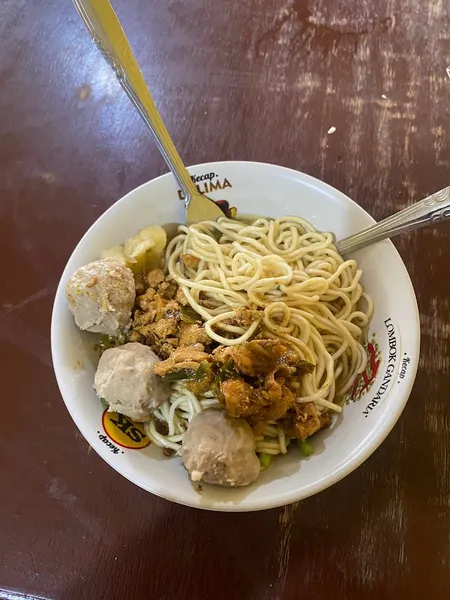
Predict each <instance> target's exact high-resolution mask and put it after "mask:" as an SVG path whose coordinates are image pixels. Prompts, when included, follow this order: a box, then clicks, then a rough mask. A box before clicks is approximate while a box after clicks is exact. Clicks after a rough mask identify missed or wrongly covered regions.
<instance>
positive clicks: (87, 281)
mask: <svg viewBox="0 0 450 600" xmlns="http://www.w3.org/2000/svg"><path fill="white" fill-rule="evenodd" d="M66 296H67V300H68V301H69V308H70V310H71V311H72V313H73V316H74V317H75V323H76V324H77V325H78V327H79V328H80V329H85V330H86V331H92V332H94V333H104V334H107V335H117V334H118V333H120V332H121V331H122V330H124V329H126V328H127V327H129V325H130V322H131V309H132V308H133V305H134V299H135V296H136V286H135V283H134V277H133V273H132V271H131V270H130V269H129V268H128V267H126V266H125V265H124V264H123V263H122V262H121V261H120V260H117V259H114V258H102V259H101V260H96V261H95V262H91V263H89V264H88V265H86V266H84V267H80V268H79V269H78V270H77V271H75V273H74V274H73V275H72V277H71V278H70V279H69V281H68V283H67V286H66Z"/></svg>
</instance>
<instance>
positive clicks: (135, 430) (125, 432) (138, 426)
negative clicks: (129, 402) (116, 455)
mask: <svg viewBox="0 0 450 600" xmlns="http://www.w3.org/2000/svg"><path fill="white" fill-rule="evenodd" d="M102 424H103V429H104V430H105V432H106V434H107V435H108V437H109V438H110V439H111V440H112V441H113V442H114V443H116V444H117V445H118V446H122V448H130V449H133V450H135V449H139V448H146V447H147V446H148V445H149V444H150V439H149V437H148V435H147V434H146V433H145V429H144V424H143V423H136V422H135V421H132V420H131V419H129V418H128V417H125V415H120V414H119V413H116V412H108V411H107V410H105V412H104V413H103V415H102Z"/></svg>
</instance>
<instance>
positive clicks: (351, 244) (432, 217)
mask: <svg viewBox="0 0 450 600" xmlns="http://www.w3.org/2000/svg"><path fill="white" fill-rule="evenodd" d="M447 219H450V186H448V187H446V188H444V189H443V190H439V192H435V193H434V194H431V196H428V197H427V198H425V199H424V200H421V201H420V202H415V203H414V204H413V205H412V206H408V208H405V209H404V210H401V211H399V212H397V213H395V214H393V215H391V216H390V217H387V218H386V219H383V220H382V221H380V222H379V223H376V224H375V225H372V226H371V227H368V228H367V229H363V230H362V231H360V232H359V233H355V234H354V235H351V236H349V237H346V238H344V239H343V240H340V241H339V242H337V244H336V248H337V249H338V251H339V252H340V253H341V254H350V253H351V252H355V250H360V249H361V248H365V247H366V246H369V245H370V244H374V243H375V242H380V241H381V240H385V239H386V238H391V237H394V235H398V234H399V233H404V232H406V231H412V230H413V229H418V228H419V227H425V226H427V225H435V224H436V223H440V222H441V221H446V220H447Z"/></svg>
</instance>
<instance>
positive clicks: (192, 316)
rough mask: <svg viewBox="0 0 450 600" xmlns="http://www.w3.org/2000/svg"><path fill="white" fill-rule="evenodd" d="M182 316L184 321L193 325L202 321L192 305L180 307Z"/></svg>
mask: <svg viewBox="0 0 450 600" xmlns="http://www.w3.org/2000/svg"><path fill="white" fill-rule="evenodd" d="M180 318H181V320H182V321H183V322H184V323H189V324H190V325H193V324H194V323H201V322H202V318H201V316H200V315H199V314H198V312H197V311H196V310H194V309H193V308H192V306H189V305H188V306H182V307H181V308H180Z"/></svg>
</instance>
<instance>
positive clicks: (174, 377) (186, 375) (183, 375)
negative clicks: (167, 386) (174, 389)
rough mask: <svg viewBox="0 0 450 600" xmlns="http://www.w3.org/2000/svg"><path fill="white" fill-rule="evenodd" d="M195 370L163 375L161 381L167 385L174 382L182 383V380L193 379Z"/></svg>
mask: <svg viewBox="0 0 450 600" xmlns="http://www.w3.org/2000/svg"><path fill="white" fill-rule="evenodd" d="M195 375H196V370H195V369H179V370H178V371H172V372H171V373H167V375H164V377H163V379H164V380H165V381H168V382H169V383H173V382H174V381H182V380H183V379H195Z"/></svg>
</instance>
